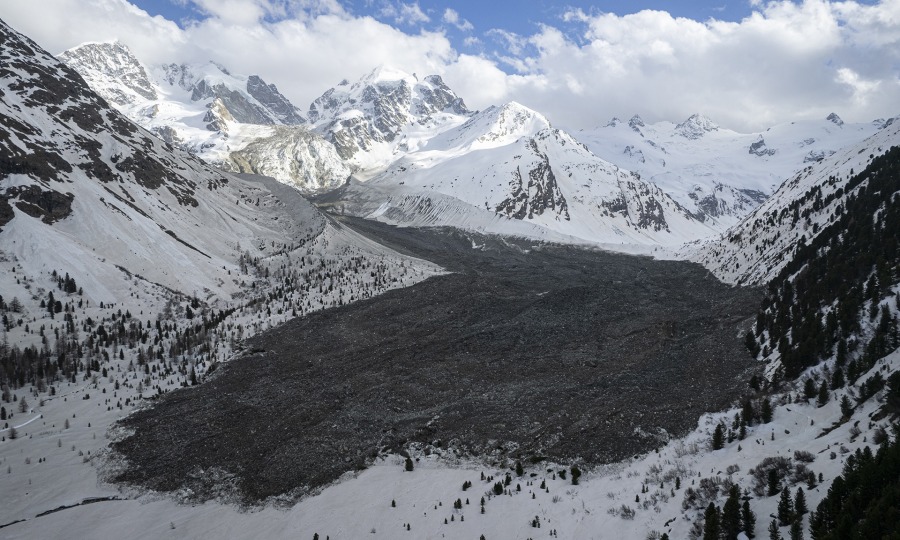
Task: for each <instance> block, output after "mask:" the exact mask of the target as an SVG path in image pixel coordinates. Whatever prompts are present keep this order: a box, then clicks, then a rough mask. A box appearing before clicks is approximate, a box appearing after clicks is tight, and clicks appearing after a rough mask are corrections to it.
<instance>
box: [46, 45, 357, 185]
mask: <svg viewBox="0 0 900 540" xmlns="http://www.w3.org/2000/svg"><path fill="white" fill-rule="evenodd" d="M60 58H61V59H62V60H63V61H64V62H66V63H67V64H68V65H70V66H71V67H73V68H74V69H75V70H76V71H78V72H79V73H80V74H81V75H82V77H84V79H85V80H86V81H87V82H88V84H89V85H90V86H91V88H92V89H93V90H94V91H96V92H97V93H98V94H100V95H101V96H103V97H104V98H105V99H106V100H107V101H108V102H110V103H111V104H112V105H113V106H114V107H116V108H117V109H119V110H120V111H121V112H122V113H124V114H125V115H126V116H128V117H129V118H130V119H131V120H132V121H134V122H136V123H138V124H140V125H141V126H143V127H145V128H147V129H149V130H151V131H153V132H154V133H156V134H157V136H159V137H160V138H161V139H163V140H165V141H166V142H169V143H170V144H173V145H175V146H178V147H180V148H183V149H184V150H187V151H188V152H191V153H193V154H196V155H198V156H199V157H201V158H202V159H204V160H205V161H207V162H209V163H211V164H213V165H216V166H219V167H221V168H223V169H226V170H231V171H236V172H248V173H256V174H264V175H267V176H272V177H274V178H276V179H278V180H279V181H281V182H284V183H286V184H290V185H293V186H295V187H297V188H299V189H301V190H303V191H308V192H314V191H321V190H327V189H331V188H333V187H335V186H337V185H340V184H342V183H343V182H344V181H346V179H347V177H349V175H350V173H351V171H350V169H349V168H348V167H347V166H346V165H345V164H344V163H343V162H342V160H341V159H340V157H339V156H338V155H337V153H336V152H335V149H334V147H333V146H332V145H331V144H329V143H328V142H327V141H325V140H324V139H322V138H321V137H320V136H318V135H317V134H316V133H314V132H312V131H310V130H309V129H308V126H307V122H306V119H305V118H304V117H303V115H302V114H301V112H300V109H298V108H297V107H296V106H294V105H293V104H292V103H291V102H290V100H289V99H288V98H287V97H285V96H284V95H283V94H282V93H281V92H279V90H278V88H277V87H276V86H275V85H273V84H269V83H267V82H266V81H265V80H263V79H262V78H261V77H260V76H258V75H249V76H242V75H236V74H234V73H232V72H230V71H229V70H228V69H227V68H226V67H225V66H222V65H220V64H217V63H215V62H207V63H205V64H185V63H169V64H163V65H157V66H150V67H147V66H144V65H143V64H142V63H141V62H140V61H139V60H138V59H137V57H135V55H134V54H133V53H132V52H131V51H130V50H129V48H128V47H127V46H126V45H125V44H123V43H121V42H112V43H86V44H83V45H79V46H78V47H75V48H73V49H70V50H68V51H66V52H64V53H62V54H61V55H60Z"/></svg>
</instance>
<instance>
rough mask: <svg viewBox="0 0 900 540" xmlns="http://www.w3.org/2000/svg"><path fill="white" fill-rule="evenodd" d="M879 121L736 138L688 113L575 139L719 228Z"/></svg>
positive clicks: (833, 122)
mask: <svg viewBox="0 0 900 540" xmlns="http://www.w3.org/2000/svg"><path fill="white" fill-rule="evenodd" d="M883 123H884V121H883V120H878V121H875V122H872V123H867V124H845V123H844V122H843V121H841V119H840V118H839V117H838V116H837V115H836V114H832V115H829V116H828V118H826V119H822V120H819V121H806V122H792V123H788V124H779V125H776V126H773V127H771V128H769V129H768V130H766V131H765V132H762V133H747V134H744V133H738V132H735V131H732V130H729V129H725V128H722V127H719V126H718V125H716V124H715V123H714V122H713V121H712V120H710V119H709V118H706V117H704V116H702V115H699V114H695V115H693V116H691V117H690V118H688V119H687V120H685V121H684V122H681V123H679V124H673V123H671V122H658V123H655V124H647V123H645V122H644V121H643V120H642V119H641V117H640V116H637V115H635V116H633V117H632V118H631V119H629V120H628V121H627V122H624V121H622V120H619V119H618V118H613V119H612V120H611V121H610V122H609V123H608V124H607V125H606V126H603V127H600V128H597V129H593V130H583V131H579V132H578V133H577V134H576V136H577V137H578V139H579V140H581V141H583V142H584V143H585V144H586V145H587V146H588V148H590V149H591V150H592V151H593V152H594V153H595V154H597V155H599V156H602V157H603V158H604V159H607V160H609V161H611V162H612V163H615V164H616V165H618V166H620V167H622V168H625V169H628V170H631V171H634V172H636V173H638V174H640V176H641V178H642V179H643V180H644V181H646V182H652V183H654V184H656V185H658V186H659V187H660V188H662V189H663V191H665V192H666V193H668V194H669V195H671V196H672V197H673V198H674V199H675V200H676V201H678V202H679V203H680V204H681V205H683V206H684V207H685V208H687V209H688V210H689V211H690V212H692V213H693V214H695V215H697V216H698V217H702V218H704V219H706V220H707V221H709V222H710V224H711V225H712V226H713V227H716V228H720V229H724V228H727V227H728V226H731V225H733V224H735V223H737V222H738V221H739V220H740V219H741V218H742V217H744V216H745V215H747V214H748V213H749V212H750V211H752V210H753V209H754V208H755V207H756V206H757V205H759V204H760V203H761V202H763V201H764V200H765V199H766V198H767V197H768V196H769V195H771V194H772V193H773V192H774V191H775V189H776V188H777V187H778V186H779V185H780V184H781V182H783V181H784V180H785V179H786V178H788V177H789V176H791V175H792V174H794V173H796V172H797V171H799V170H800V169H802V168H804V167H806V166H807V165H809V164H810V163H815V162H817V161H819V160H821V159H824V158H826V157H828V156H829V155H831V154H833V153H834V152H837V151H838V150H840V149H842V148H845V147H847V146H848V145H852V144H855V143H858V142H859V141H861V140H863V139H865V138H866V137H868V136H870V135H872V134H873V133H875V132H876V131H877V130H878V129H879V128H880V127H881V126H882V125H883Z"/></svg>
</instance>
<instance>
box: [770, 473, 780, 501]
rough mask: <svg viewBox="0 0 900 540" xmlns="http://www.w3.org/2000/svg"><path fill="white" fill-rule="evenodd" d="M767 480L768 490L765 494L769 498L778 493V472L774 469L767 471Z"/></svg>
mask: <svg viewBox="0 0 900 540" xmlns="http://www.w3.org/2000/svg"><path fill="white" fill-rule="evenodd" d="M768 480H769V482H768V483H769V490H768V492H767V493H768V495H769V497H772V496H774V495H777V494H778V491H779V489H778V471H776V470H775V469H769V477H768Z"/></svg>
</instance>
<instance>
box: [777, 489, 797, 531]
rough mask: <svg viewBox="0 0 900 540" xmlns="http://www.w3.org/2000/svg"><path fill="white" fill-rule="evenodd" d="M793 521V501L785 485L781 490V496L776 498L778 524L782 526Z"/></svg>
mask: <svg viewBox="0 0 900 540" xmlns="http://www.w3.org/2000/svg"><path fill="white" fill-rule="evenodd" d="M792 521H794V501H792V500H791V492H790V491H788V488H787V487H785V488H784V489H782V490H781V498H780V499H779V500H778V524H779V525H781V526H782V527H784V526H785V525H789V524H790V523H791V522H792Z"/></svg>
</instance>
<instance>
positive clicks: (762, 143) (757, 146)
mask: <svg viewBox="0 0 900 540" xmlns="http://www.w3.org/2000/svg"><path fill="white" fill-rule="evenodd" d="M775 152H776V150H775V149H774V148H766V140H765V139H763V137H762V135H760V136H759V140H758V141H756V142H754V143H752V144H751V145H750V153H751V154H754V155H757V156H759V157H764V156H774V155H775Z"/></svg>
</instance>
